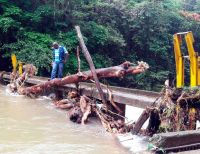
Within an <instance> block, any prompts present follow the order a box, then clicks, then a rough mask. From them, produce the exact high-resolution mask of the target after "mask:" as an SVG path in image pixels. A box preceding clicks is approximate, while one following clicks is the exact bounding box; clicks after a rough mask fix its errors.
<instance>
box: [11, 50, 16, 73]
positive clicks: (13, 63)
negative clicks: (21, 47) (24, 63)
mask: <svg viewBox="0 0 200 154" xmlns="http://www.w3.org/2000/svg"><path fill="white" fill-rule="evenodd" d="M11 60H12V66H13V72H15V73H16V72H17V57H16V55H15V54H12V55H11Z"/></svg>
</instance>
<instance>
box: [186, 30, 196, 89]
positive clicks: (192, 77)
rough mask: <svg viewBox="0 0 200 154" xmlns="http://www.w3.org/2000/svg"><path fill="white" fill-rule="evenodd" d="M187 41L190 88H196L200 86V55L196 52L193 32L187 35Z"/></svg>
mask: <svg viewBox="0 0 200 154" xmlns="http://www.w3.org/2000/svg"><path fill="white" fill-rule="evenodd" d="M185 40H186V45H187V48H188V53H189V59H190V86H191V87H195V86H197V85H198V82H197V79H198V53H197V52H195V50H194V47H193V43H194V37H193V34H192V32H188V33H187V34H186V35H185Z"/></svg>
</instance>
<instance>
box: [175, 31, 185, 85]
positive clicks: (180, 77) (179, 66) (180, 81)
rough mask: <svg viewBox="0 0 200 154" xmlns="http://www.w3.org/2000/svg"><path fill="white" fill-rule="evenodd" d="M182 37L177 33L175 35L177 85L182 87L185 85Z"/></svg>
mask: <svg viewBox="0 0 200 154" xmlns="http://www.w3.org/2000/svg"><path fill="white" fill-rule="evenodd" d="M181 43H182V41H181V37H180V36H179V35H177V34H175V35H174V53H175V62H176V87H177V88H181V87H183V86H184V59H183V56H182V53H181V49H180V46H181Z"/></svg>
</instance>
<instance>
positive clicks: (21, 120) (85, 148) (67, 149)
mask: <svg viewBox="0 0 200 154" xmlns="http://www.w3.org/2000/svg"><path fill="white" fill-rule="evenodd" d="M5 89H6V87H2V86H0V153H6V154H65V153H66V154H70V153H71V154H90V153H91V154H94V153H95V154H102V153H113V154H125V153H129V152H128V151H127V150H125V149H124V148H123V147H122V146H121V145H120V144H119V142H118V141H117V140H116V137H114V136H112V135H111V134H109V133H107V132H105V130H104V129H103V128H102V126H101V124H100V123H99V122H97V121H96V120H94V119H92V120H90V122H89V124H88V125H85V126H82V125H78V124H74V123H72V122H70V121H69V120H68V118H67V117H66V111H62V110H59V109H55V107H54V106H53V105H52V103H51V101H50V100H48V99H46V98H45V99H44V98H43V97H42V98H39V99H30V98H27V97H25V96H19V95H12V96H11V94H10V93H8V92H6V90H5Z"/></svg>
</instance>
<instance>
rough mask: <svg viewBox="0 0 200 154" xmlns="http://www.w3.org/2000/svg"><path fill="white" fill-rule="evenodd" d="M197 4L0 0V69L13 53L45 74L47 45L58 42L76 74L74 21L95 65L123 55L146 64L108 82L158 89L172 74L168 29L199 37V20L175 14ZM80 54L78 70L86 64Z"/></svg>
mask: <svg viewBox="0 0 200 154" xmlns="http://www.w3.org/2000/svg"><path fill="white" fill-rule="evenodd" d="M199 4H200V0H187V1H186V0H179V1H177V0H28V1H24V0H0V34H1V35H0V48H1V49H0V50H1V51H0V56H1V57H0V61H1V64H0V65H1V66H0V69H1V70H9V69H10V68H11V64H10V58H9V57H10V54H11V53H15V54H16V55H17V58H18V59H19V60H21V61H23V62H26V63H32V64H34V65H35V66H36V67H37V68H39V75H44V76H48V75H49V73H50V69H51V60H52V55H51V44H52V42H53V41H58V42H59V43H60V44H62V45H64V46H66V47H67V49H68V51H69V53H70V58H69V60H68V63H67V64H66V65H65V74H67V73H76V72H77V59H76V47H77V45H78V41H77V38H76V33H75V31H74V25H79V26H80V27H81V30H82V33H83V35H84V37H85V42H86V45H87V47H88V49H89V51H90V53H91V54H92V57H93V60H94V63H95V65H96V67H97V68H100V67H108V66H111V65H118V64H120V63H121V62H123V61H125V60H129V61H132V62H136V61H137V60H143V61H146V62H147V63H149V65H150V69H149V71H148V72H146V73H145V74H141V75H137V76H129V77H127V78H124V79H112V80H110V81H109V82H110V83H112V84H115V85H118V86H126V87H132V88H135V87H136V88H140V89H153V90H158V89H159V88H160V86H161V85H162V84H163V82H164V81H165V80H166V79H167V78H168V76H169V75H170V74H172V76H174V77H175V75H174V72H175V64H174V54H173V34H174V33H176V32H182V31H193V33H194V36H195V40H196V42H200V35H199V34H200V28H199V26H200V23H198V22H195V21H193V20H191V19H186V18H185V17H183V16H182V15H181V14H180V11H181V10H187V11H194V12H197V13H198V11H199V9H200V8H199V6H200V5H199ZM195 47H196V49H197V50H198V49H200V44H197V45H196V46H195ZM81 59H82V61H81V63H82V64H81V67H82V68H81V69H82V70H86V69H88V65H87V63H86V61H85V60H84V58H83V57H82V58H81Z"/></svg>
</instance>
